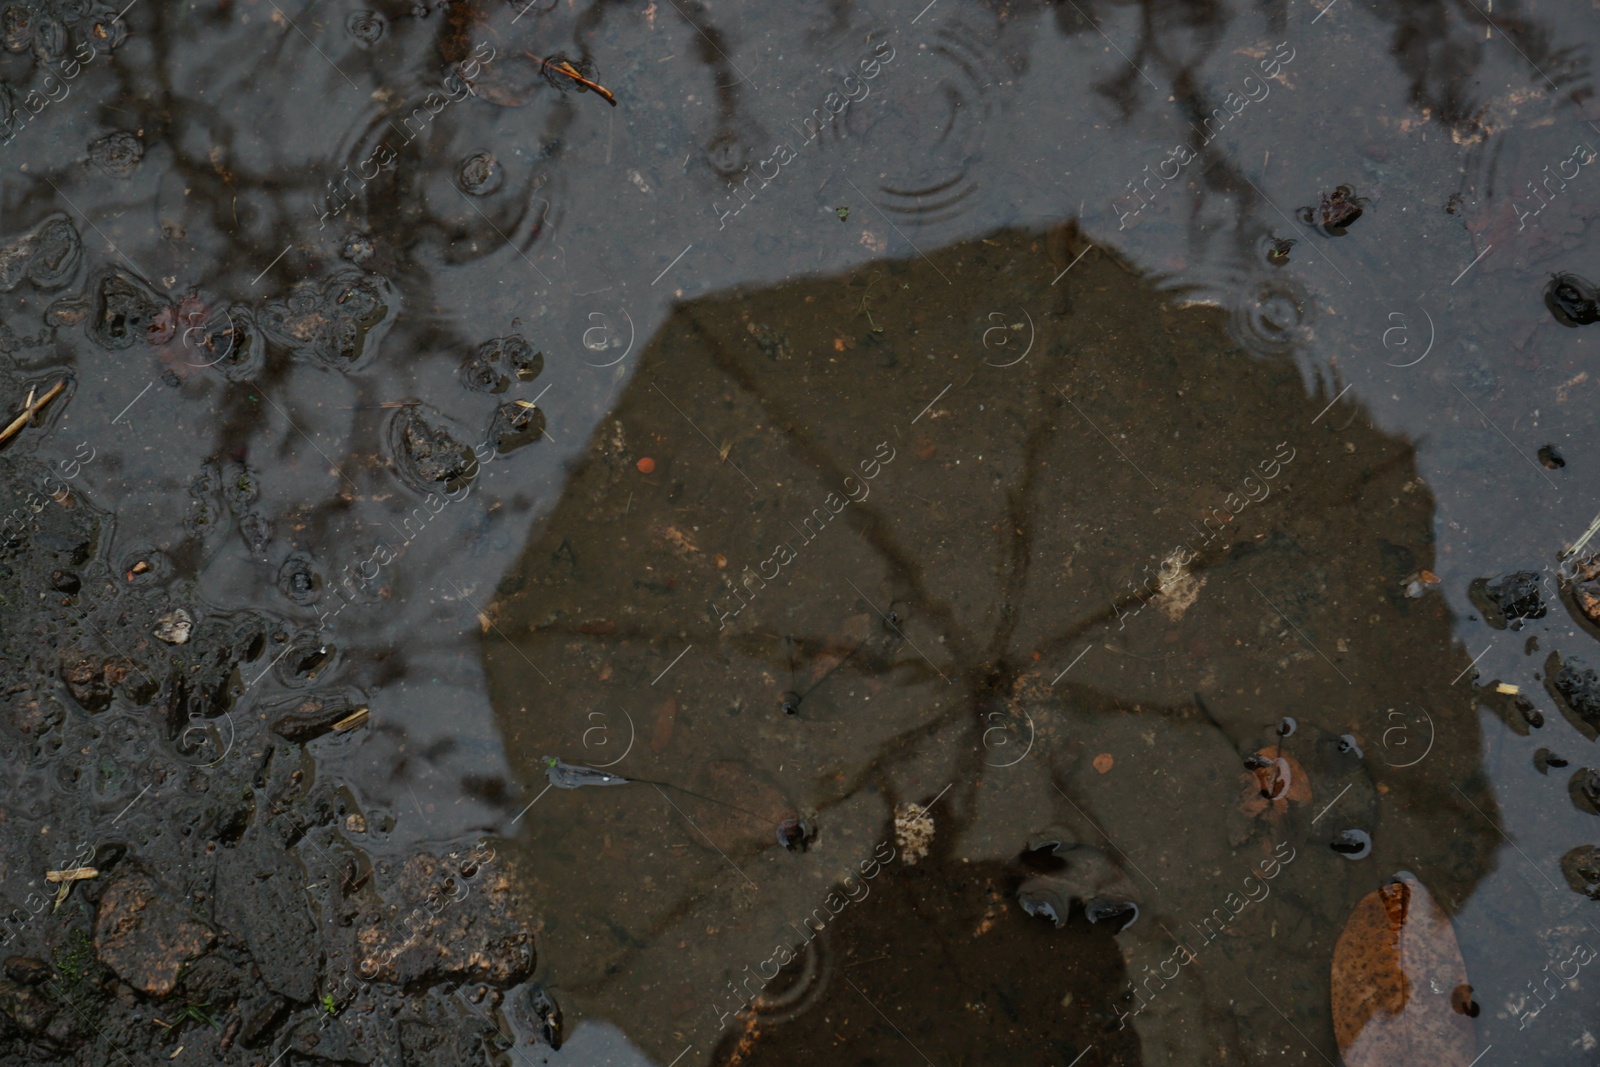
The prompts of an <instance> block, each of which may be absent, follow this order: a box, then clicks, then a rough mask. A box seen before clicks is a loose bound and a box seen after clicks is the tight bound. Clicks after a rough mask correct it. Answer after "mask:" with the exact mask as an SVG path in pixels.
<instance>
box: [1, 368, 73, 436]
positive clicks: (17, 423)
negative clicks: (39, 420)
mask: <svg viewBox="0 0 1600 1067" xmlns="http://www.w3.org/2000/svg"><path fill="white" fill-rule="evenodd" d="M66 387H67V380H66V379H65V378H63V379H62V380H61V381H59V382H57V383H56V384H55V385H53V386H51V387H50V391H49V392H48V393H46V394H44V396H41V397H40V398H39V399H38V400H33V399H32V396H33V393H32V392H31V391H30V392H29V394H28V396H29V402H28V403H26V404H24V405H23V406H22V414H21V415H18V416H17V417H16V418H14V419H12V420H11V425H10V426H7V427H6V428H5V429H4V430H0V445H3V444H5V443H6V442H7V441H9V440H11V439H12V438H13V437H15V436H16V435H17V433H18V432H19V431H20V430H21V429H22V428H23V427H24V426H26V425H28V423H29V422H31V421H32V420H33V417H34V416H35V415H37V414H39V412H41V411H43V410H44V407H45V405H46V404H48V403H50V401H52V400H54V399H55V398H56V397H57V396H58V395H59V394H60V392H61V390H63V389H65V388H66Z"/></svg>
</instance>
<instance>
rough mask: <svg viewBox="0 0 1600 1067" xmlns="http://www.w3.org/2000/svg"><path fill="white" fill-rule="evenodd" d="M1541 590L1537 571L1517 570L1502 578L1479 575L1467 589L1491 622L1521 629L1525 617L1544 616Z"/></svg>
mask: <svg viewBox="0 0 1600 1067" xmlns="http://www.w3.org/2000/svg"><path fill="white" fill-rule="evenodd" d="M1542 590H1543V581H1542V579H1541V577H1540V575H1539V574H1538V573H1537V572H1536V571H1517V572H1516V573H1515V574H1508V575H1504V576H1502V577H1499V578H1493V579H1489V578H1479V579H1478V580H1476V581H1474V582H1473V583H1472V585H1471V586H1470V587H1469V589H1468V591H1467V592H1468V596H1470V597H1471V599H1472V601H1473V603H1474V604H1476V605H1477V606H1478V608H1479V610H1481V611H1482V612H1483V613H1484V620H1485V621H1486V622H1488V623H1489V625H1490V626H1493V627H1495V628H1496V629H1499V630H1504V629H1508V628H1509V629H1512V630H1519V629H1521V628H1522V623H1523V622H1524V621H1525V620H1528V619H1542V618H1544V617H1545V612H1546V610H1547V609H1546V607H1545V603H1544V597H1543V595H1542Z"/></svg>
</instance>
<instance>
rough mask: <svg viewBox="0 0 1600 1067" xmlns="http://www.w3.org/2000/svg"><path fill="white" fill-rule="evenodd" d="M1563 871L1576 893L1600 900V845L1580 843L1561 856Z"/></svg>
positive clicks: (1568, 883)
mask: <svg viewBox="0 0 1600 1067" xmlns="http://www.w3.org/2000/svg"><path fill="white" fill-rule="evenodd" d="M1561 873H1562V875H1563V876H1565V877H1566V879H1567V885H1569V886H1571V887H1572V891H1573V892H1574V893H1582V894H1583V895H1584V896H1586V897H1588V898H1589V899H1590V900H1600V847H1596V846H1595V845H1579V846H1578V847H1577V848H1575V849H1572V850H1570V851H1569V852H1567V854H1566V855H1564V856H1562V857H1561Z"/></svg>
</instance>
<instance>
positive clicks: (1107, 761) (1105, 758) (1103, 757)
mask: <svg viewBox="0 0 1600 1067" xmlns="http://www.w3.org/2000/svg"><path fill="white" fill-rule="evenodd" d="M1116 762H1117V761H1116V760H1114V759H1112V758H1111V753H1109V752H1102V753H1100V755H1098V756H1096V757H1095V758H1094V769H1095V770H1097V771H1099V772H1100V773H1101V774H1105V773H1106V772H1107V771H1109V770H1110V769H1111V765H1112V764H1114V763H1116Z"/></svg>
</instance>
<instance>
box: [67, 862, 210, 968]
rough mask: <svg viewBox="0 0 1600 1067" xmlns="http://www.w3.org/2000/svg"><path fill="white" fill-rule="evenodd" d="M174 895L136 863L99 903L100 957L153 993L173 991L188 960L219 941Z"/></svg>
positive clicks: (97, 940)
mask: <svg viewBox="0 0 1600 1067" xmlns="http://www.w3.org/2000/svg"><path fill="white" fill-rule="evenodd" d="M172 895H173V894H172V893H171V891H170V890H166V889H164V887H162V886H161V885H160V884H158V883H157V882H156V880H155V879H154V878H153V877H151V876H150V875H147V874H145V873H143V872H142V871H138V870H136V869H131V868H130V869H127V870H126V871H124V872H119V873H118V874H117V875H116V876H115V877H114V878H113V879H112V881H111V884H109V885H107V886H106V888H105V890H104V892H102V893H101V894H100V902H99V904H98V905H97V906H96V909H95V923H94V947H95V952H96V953H97V954H98V955H99V957H100V961H101V962H102V963H104V964H105V965H106V966H107V967H109V968H111V970H113V971H115V972H116V974H117V976H118V977H119V978H121V979H122V980H123V981H124V982H127V983H128V984H129V985H131V986H133V987H134V988H135V989H137V990H139V992H141V993H144V994H146V995H147V996H152V997H164V996H166V995H167V994H168V993H170V992H172V990H173V989H174V988H175V987H176V986H177V984H178V973H179V971H181V970H182V969H183V966H184V964H185V963H188V962H190V961H191V960H193V959H194V958H195V957H196V956H199V955H200V954H201V953H203V952H205V951H207V950H208V949H210V948H211V946H212V945H213V944H215V943H216V935H215V934H213V933H212V932H211V930H210V928H209V927H207V926H206V925H204V924H203V923H201V922H199V921H198V920H196V919H194V918H192V917H190V916H189V915H188V914H186V913H185V912H184V911H183V910H182V909H181V908H179V907H178V906H177V905H176V904H173V903H171V902H170V900H169V897H171V896H172Z"/></svg>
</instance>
